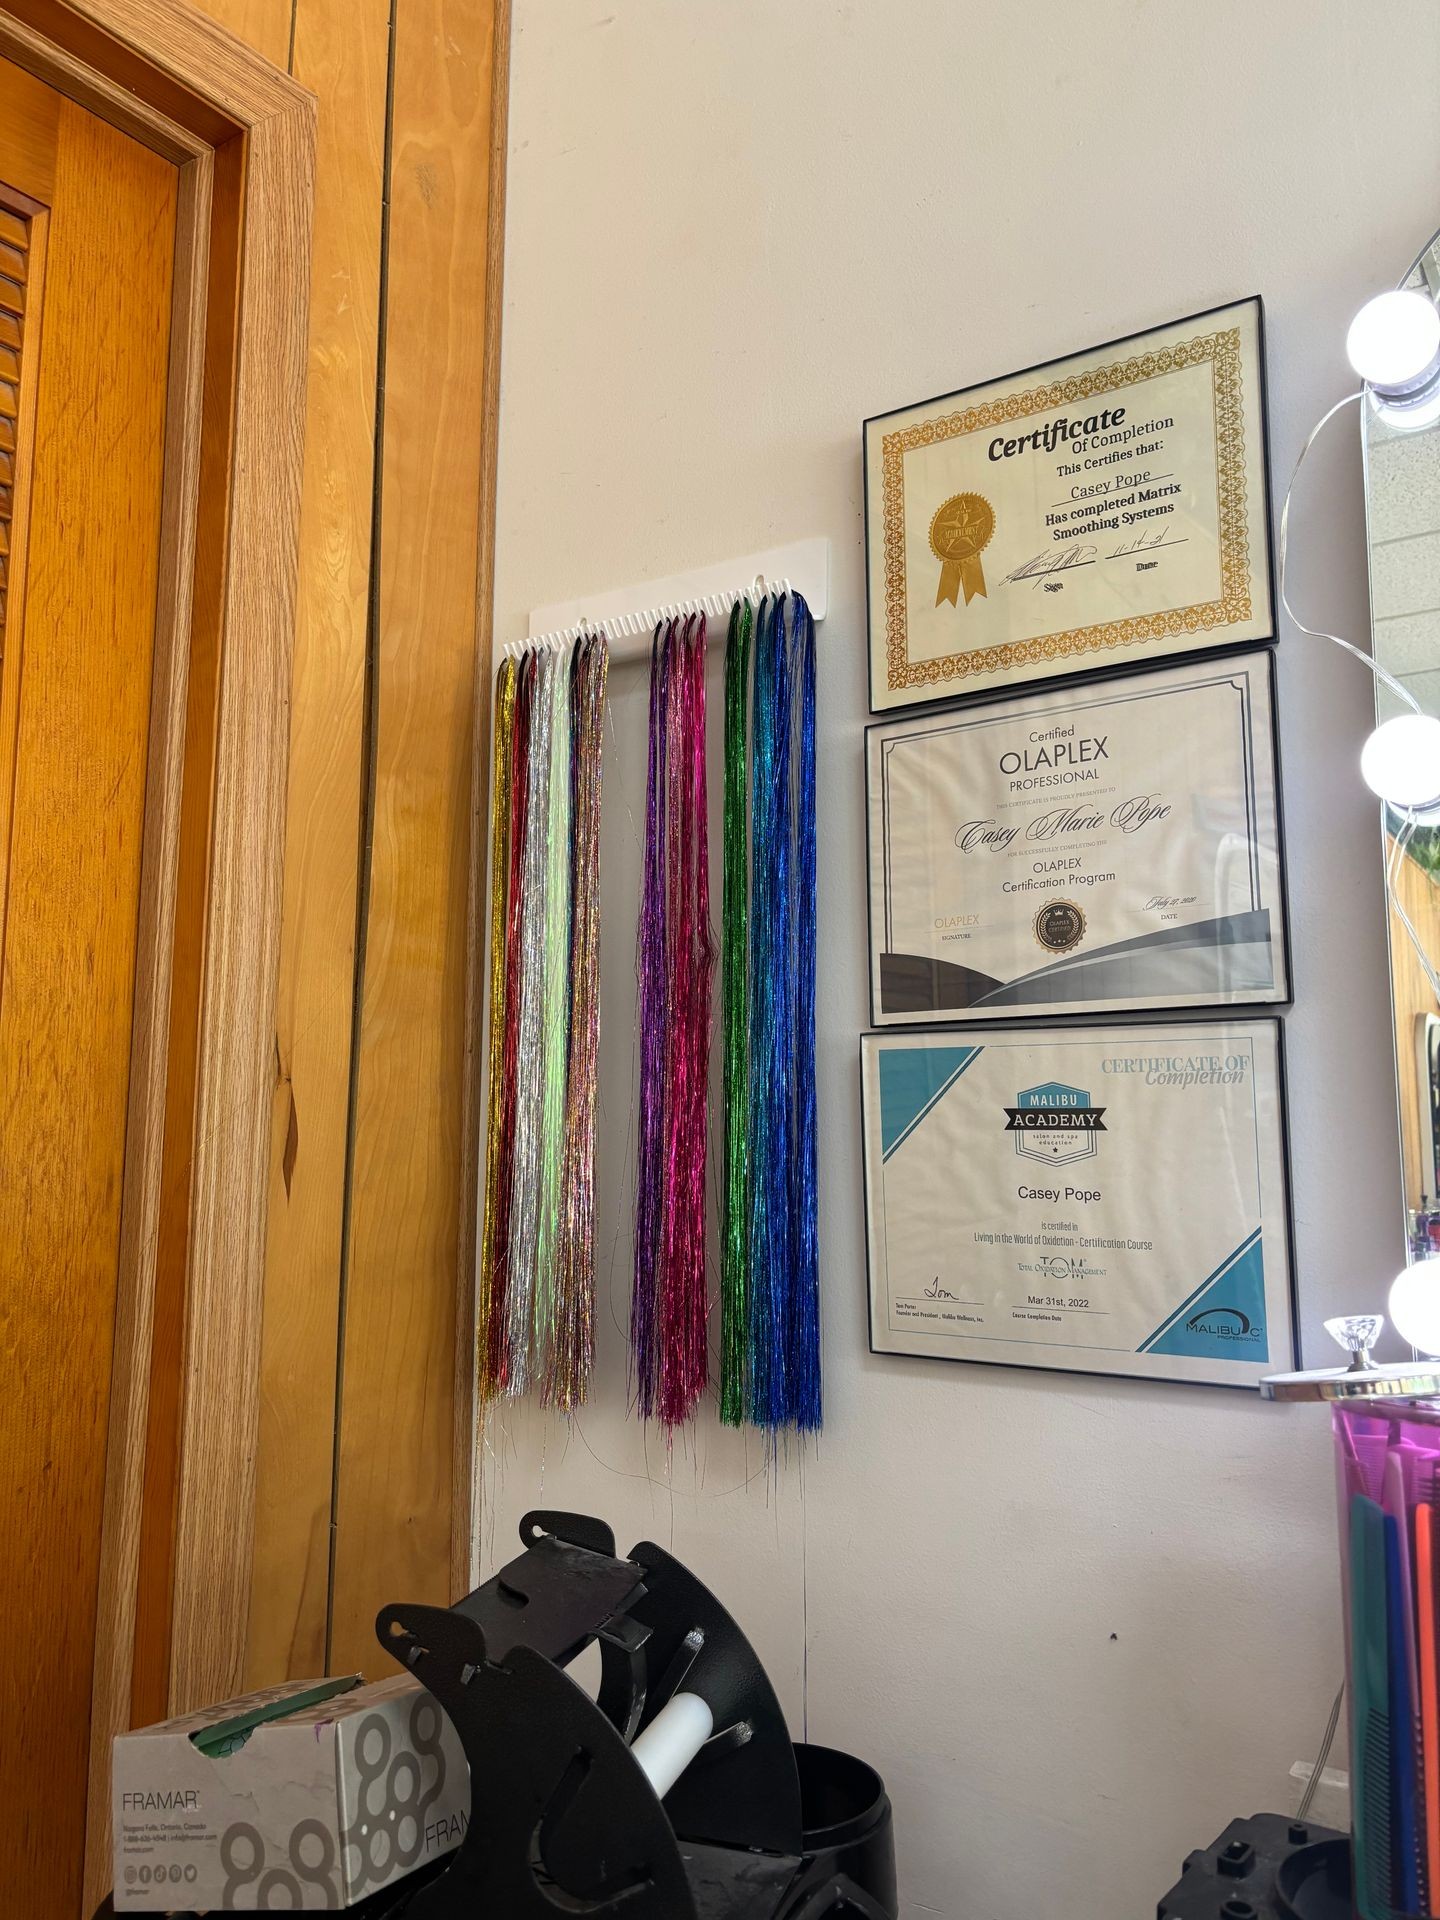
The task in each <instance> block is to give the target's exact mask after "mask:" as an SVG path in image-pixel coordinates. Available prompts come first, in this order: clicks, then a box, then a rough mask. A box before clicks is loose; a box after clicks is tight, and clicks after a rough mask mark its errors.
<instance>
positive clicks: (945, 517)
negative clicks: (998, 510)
mask: <svg viewBox="0 0 1440 1920" xmlns="http://www.w3.org/2000/svg"><path fill="white" fill-rule="evenodd" d="M994 531H995V509H994V508H993V507H992V506H991V504H990V502H989V501H988V500H987V499H986V498H985V496H984V495H983V494H979V493H957V494H952V496H951V497H950V499H948V500H947V501H946V502H945V504H944V506H943V507H941V508H939V509H938V510H937V512H936V515H935V518H934V519H933V520H932V521H931V522H930V551H931V552H932V553H933V554H934V556H935V558H936V559H937V560H940V561H943V562H944V565H943V566H942V567H941V570H940V590H939V592H938V593H937V594H936V595H935V604H936V606H937V607H938V606H939V605H940V603H941V601H942V600H948V601H949V602H950V604H951V606H952V607H953V606H955V605H956V604H957V603H956V599H955V596H956V594H957V593H958V592H959V590H960V588H961V587H963V588H964V589H965V604H966V606H967V607H968V606H969V604H970V602H971V601H972V600H973V599H974V598H975V596H976V594H977V593H978V594H979V595H980V598H981V599H982V600H984V599H986V598H987V597H988V596H987V594H986V592H985V573H984V569H983V568H982V567H981V565H980V556H981V554H982V553H983V552H984V551H985V549H986V547H988V546H989V544H990V538H991V535H992V534H993V533H994Z"/></svg>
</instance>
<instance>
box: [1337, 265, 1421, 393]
mask: <svg viewBox="0 0 1440 1920" xmlns="http://www.w3.org/2000/svg"><path fill="white" fill-rule="evenodd" d="M1345 351H1346V353H1347V354H1348V355H1349V358H1350V364H1351V366H1352V367H1353V368H1354V369H1355V371H1356V373H1358V374H1359V376H1360V378H1361V379H1362V380H1364V381H1366V382H1367V383H1368V384H1369V385H1370V386H1372V387H1373V388H1375V390H1376V391H1377V393H1379V394H1381V395H1384V396H1386V397H1389V396H1391V395H1402V394H1408V393H1410V392H1412V391H1413V389H1414V387H1415V386H1416V384H1417V383H1418V382H1420V381H1422V379H1423V378H1424V376H1426V375H1427V374H1429V373H1430V372H1431V371H1432V370H1433V369H1434V366H1435V361H1436V357H1437V355H1440V312H1437V311H1436V309H1435V305H1434V303H1433V301H1431V299H1430V298H1429V296H1428V295H1427V294H1423V293H1418V292H1416V291H1415V290H1414V289H1413V288H1410V287H1400V288H1397V289H1396V290H1395V291H1394V292H1391V293H1377V294H1376V296H1375V298H1374V299H1373V300H1367V301H1366V302H1365V304H1364V306H1363V307H1362V308H1361V309H1360V311H1359V313H1357V314H1356V316H1355V318H1354V319H1353V320H1352V321H1351V322H1350V331H1349V333H1348V334H1347V335H1346V336H1345ZM1427 384H1428V382H1427Z"/></svg>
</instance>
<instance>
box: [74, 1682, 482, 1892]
mask: <svg viewBox="0 0 1440 1920" xmlns="http://www.w3.org/2000/svg"><path fill="white" fill-rule="evenodd" d="M357 1678H358V1676H357ZM323 1684H324V1683H323V1682H321V1681H314V1680H296V1681H292V1682H291V1683H289V1684H288V1685H286V1686H283V1687H270V1688H266V1689H264V1690H263V1691H261V1692H259V1693H252V1694H246V1695H245V1696H244V1697H243V1698H242V1699H239V1700H231V1701H227V1702H226V1703H225V1704H224V1705H223V1706H218V1707H210V1708H207V1709H206V1711H205V1712H203V1713H191V1714H185V1715H183V1716H182V1717H181V1718H180V1719H178V1720H166V1721H164V1722H162V1723H161V1724H160V1725H159V1726H154V1727H142V1728H140V1729H139V1730H138V1731H137V1732H134V1733H125V1734H121V1735H119V1736H118V1737H117V1739H116V1741H115V1747H114V1766H113V1770H112V1787H111V1792H112V1797H113V1812H114V1835H115V1908H116V1911H117V1912H118V1913H134V1912H142V1913H147V1912H149V1913H153V1912H156V1911H164V1910H166V1909H168V1908H171V1907H178V1908H182V1909H188V1908H191V1907H200V1908H209V1909H213V1910H216V1911H219V1912H226V1913H231V1912H235V1913H240V1912H243V1913H251V1912H255V1911H258V1910H265V1909H270V1908H277V1907H278V1908H285V1909H287V1910H289V1911H292V1912H293V1911H307V1912H308V1911H314V1912H322V1911H324V1910H326V1909H330V1910H333V1909H334V1908H335V1907H337V1906H340V1907H348V1906H352V1905H353V1904H354V1903H355V1902H356V1901H357V1900H359V1899H361V1898H363V1896H364V1895H366V1894H368V1893H373V1892H374V1891H375V1890H376V1889H377V1888H379V1887H384V1886H388V1885H389V1884H390V1882H391V1881H393V1880H398V1879H399V1878H401V1876H402V1875H404V1874H406V1873H409V1872H411V1871H412V1870H413V1869H414V1868H416V1867H418V1866H421V1865H423V1864H424V1863H425V1862H426V1861H429V1860H433V1859H435V1858H436V1856H437V1855H439V1854H442V1853H447V1852H449V1850H450V1849H451V1848H452V1847H455V1846H458V1844H459V1842H460V1839H461V1836H462V1835H463V1833H464V1831H465V1828H466V1826H467V1824H468V1821H469V1814H470V1776H469V1771H468V1769H467V1767H466V1765H465V1754H464V1750H463V1749H462V1747H461V1745H460V1741H459V1738H458V1736H457V1735H456V1733H455V1730H454V1728H453V1727H452V1726H451V1725H450V1722H449V1721H448V1720H447V1719H446V1717H445V1715H444V1714H443V1713H442V1712H441V1710H440V1708H439V1706H438V1705H437V1703H436V1702H435V1701H434V1700H433V1699H432V1698H431V1696H430V1695H429V1694H428V1693H426V1692H425V1690H424V1688H423V1687H419V1686H417V1685H416V1684H415V1682H414V1681H413V1680H411V1679H409V1678H408V1677H407V1676H406V1675H404V1674H401V1675H399V1676H398V1677H397V1678H395V1679H393V1680H381V1681H377V1682H375V1683H374V1684H373V1685H371V1686H359V1685H357V1686H355V1687H354V1688H353V1689H352V1690H351V1691H349V1692H345V1693H340V1694H337V1695H336V1696H334V1697H333V1698H330V1699H327V1700H324V1701H321V1702H319V1703H318V1704H315V1705H310V1706H303V1707H301V1708H299V1709H298V1710H297V1711H295V1712H292V1713H286V1714H285V1715H284V1716H283V1717H281V1718H277V1719H272V1720H266V1721H264V1722H262V1723H261V1724H260V1725H258V1726H255V1727H253V1728H252V1729H251V1730H250V1732H249V1733H248V1735H246V1736H245V1739H244V1744H243V1745H241V1746H239V1748H238V1750H236V1751H234V1752H231V1753H227V1754H224V1755H220V1756H216V1757H212V1756H210V1755H208V1754H205V1753H202V1752H201V1751H200V1749H199V1748H198V1747H197V1746H196V1744H195V1740H194V1738H193V1737H192V1736H194V1735H196V1734H201V1733H204V1732H205V1731H206V1730H208V1729H213V1728H215V1727H217V1726H219V1725H220V1724H221V1723H222V1722H224V1721H227V1720H231V1719H233V1718H236V1717H237V1716H239V1715H242V1714H245V1713H247V1712H249V1711H251V1710H252V1709H254V1708H256V1707H260V1706H263V1705H266V1704H269V1703H271V1702H274V1701H279V1700H284V1699H289V1698H294V1697H298V1696H303V1695H304V1694H306V1693H307V1692H310V1691H311V1690H313V1689H314V1688H315V1687H318V1686H321V1685H323Z"/></svg>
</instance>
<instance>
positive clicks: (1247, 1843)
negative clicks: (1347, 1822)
mask: <svg viewBox="0 0 1440 1920" xmlns="http://www.w3.org/2000/svg"><path fill="white" fill-rule="evenodd" d="M1353 1911H1354V1910H1353V1907H1352V1905H1351V1901H1350V1836H1349V1834H1348V1833H1336V1832H1335V1831H1334V1829H1333V1828H1331V1827H1317V1826H1316V1825H1315V1824H1314V1822H1313V1821H1302V1820H1295V1819H1293V1818H1291V1817H1290V1816H1289V1815H1288V1814H1283V1813H1256V1814H1252V1815H1251V1817H1250V1818H1249V1819H1248V1820H1232V1821H1231V1822H1230V1824H1229V1826H1228V1827H1226V1829H1225V1831H1224V1832H1223V1833H1222V1834H1221V1835H1220V1837H1219V1839H1218V1840H1214V1841H1212V1842H1211V1844H1210V1845H1209V1846H1208V1847H1200V1848H1198V1849H1197V1850H1196V1851H1195V1852H1194V1853H1192V1854H1191V1855H1190V1857H1189V1858H1188V1859H1187V1860H1186V1862H1185V1866H1184V1870H1183V1871H1182V1873H1181V1875H1180V1878H1179V1879H1178V1880H1177V1881H1176V1883H1175V1885H1174V1886H1173V1887H1172V1888H1171V1889H1170V1891H1169V1893H1167V1894H1166V1896H1165V1898H1164V1899H1163V1900H1162V1901H1161V1902H1160V1905H1159V1907H1158V1909H1157V1912H1158V1916H1159V1920H1351V1916H1352V1914H1353Z"/></svg>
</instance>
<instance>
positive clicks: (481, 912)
mask: <svg viewBox="0 0 1440 1920" xmlns="http://www.w3.org/2000/svg"><path fill="white" fill-rule="evenodd" d="M510 26H511V7H510V0H496V4H495V57H494V71H493V73H492V75H491V89H490V214H489V220H488V222H487V225H486V235H485V388H484V399H483V407H484V430H483V433H484V437H483V440H482V443H481V450H480V560H479V569H478V579H477V581H476V593H475V695H474V698H475V740H474V750H473V753H472V755H471V782H470V858H469V879H470V891H469V895H468V897H467V901H466V939H465V1059H464V1064H463V1073H462V1080H461V1089H460V1094H461V1108H460V1234H459V1259H458V1264H457V1268H456V1274H455V1300H456V1312H455V1417H454V1425H453V1438H452V1445H451V1460H452V1466H451V1474H452V1482H453V1484H452V1487H451V1513H452V1515H453V1526H452V1530H451V1538H450V1591H451V1593H452V1595H454V1596H455V1597H456V1598H458V1597H459V1596H460V1595H461V1594H464V1593H468V1592H469V1591H470V1588H471V1587H472V1586H473V1585H474V1578H473V1573H474V1568H473V1565H472V1561H473V1534H474V1525H475V1519H476V1512H475V1504H474V1502H475V1494H476V1491H477V1476H476V1473H475V1437H476V1435H475V1414H476V1402H477V1393H476V1388H477V1380H476V1368H475V1280H476V1269H475V1248H476V1237H477V1227H478V1211H477V1209H478V1203H479V1196H480V1173H481V1160H482V1155H483V1152H484V1148H483V1144H482V1142H483V1134H484V1126H485V1120H484V1106H483V1098H482V1095H483V1079H484V1072H483V1061H482V1059H481V1052H480V1035H481V1032H482V1029H483V1025H484V1011H483V1008H484V996H485V991H486V967H487V944H486V943H487V936H488V928H489V915H488V909H487V905H486V900H485V869H486V855H485V848H486V846H487V844H488V837H489V831H490V778H489V775H490V722H491V713H490V700H491V694H492V691H493V688H494V680H495V676H494V671H493V658H494V612H495V480H496V471H497V468H498V465H499V455H500V322H501V315H502V313H503V311H504V300H503V288H504V273H505V155H506V148H507V145H508V141H509V127H510Z"/></svg>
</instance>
